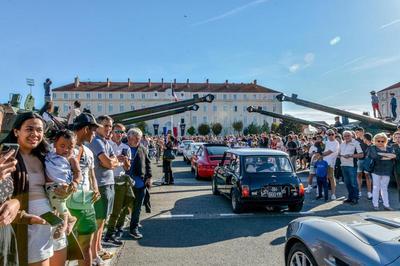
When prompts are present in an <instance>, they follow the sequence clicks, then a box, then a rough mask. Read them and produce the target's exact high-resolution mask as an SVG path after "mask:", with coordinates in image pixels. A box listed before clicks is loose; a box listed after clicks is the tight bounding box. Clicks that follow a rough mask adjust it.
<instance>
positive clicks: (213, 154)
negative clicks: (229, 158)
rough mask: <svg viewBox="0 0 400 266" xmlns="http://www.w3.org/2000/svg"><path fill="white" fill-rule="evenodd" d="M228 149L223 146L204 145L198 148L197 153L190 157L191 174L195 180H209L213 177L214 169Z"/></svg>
mask: <svg viewBox="0 0 400 266" xmlns="http://www.w3.org/2000/svg"><path fill="white" fill-rule="evenodd" d="M227 149H229V147H228V146H226V145H225V144H211V143H206V144H203V145H201V146H200V148H199V149H198V150H197V152H196V153H195V154H194V155H193V156H192V161H191V163H192V173H194V176H195V177H196V179H200V178H207V179H211V177H212V176H213V175H214V168H215V167H216V166H218V164H219V162H220V161H221V159H222V156H223V155H224V152H225V151H226V150H227Z"/></svg>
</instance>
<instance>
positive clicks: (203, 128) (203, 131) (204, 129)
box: [197, 123, 211, 136]
mask: <svg viewBox="0 0 400 266" xmlns="http://www.w3.org/2000/svg"><path fill="white" fill-rule="evenodd" d="M197 132H199V134H200V135H202V136H205V135H208V134H210V132H211V129H210V126H209V125H208V124H206V123H202V124H200V125H199V127H198V128H197Z"/></svg>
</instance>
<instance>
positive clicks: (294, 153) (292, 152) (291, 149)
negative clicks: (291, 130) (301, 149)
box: [287, 135, 298, 171]
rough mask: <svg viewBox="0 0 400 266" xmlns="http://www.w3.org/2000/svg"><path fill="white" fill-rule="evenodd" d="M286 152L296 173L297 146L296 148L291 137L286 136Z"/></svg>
mask: <svg viewBox="0 0 400 266" xmlns="http://www.w3.org/2000/svg"><path fill="white" fill-rule="evenodd" d="M287 150H288V153H289V158H290V161H291V163H292V165H293V168H294V170H295V171H296V170H297V165H296V161H297V150H298V146H297V144H296V142H295V141H294V140H293V137H292V135H289V136H288V143H287Z"/></svg>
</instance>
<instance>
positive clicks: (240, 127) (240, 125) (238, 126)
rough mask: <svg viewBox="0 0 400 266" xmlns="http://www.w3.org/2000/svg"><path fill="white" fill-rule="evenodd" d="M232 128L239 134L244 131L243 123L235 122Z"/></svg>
mask: <svg viewBox="0 0 400 266" xmlns="http://www.w3.org/2000/svg"><path fill="white" fill-rule="evenodd" d="M232 127H233V129H234V130H235V131H236V132H237V133H240V132H242V130H243V122H242V121H235V122H233V123H232Z"/></svg>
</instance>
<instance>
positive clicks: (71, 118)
mask: <svg viewBox="0 0 400 266" xmlns="http://www.w3.org/2000/svg"><path fill="white" fill-rule="evenodd" d="M80 108H81V102H80V101H78V100H76V101H75V102H74V108H73V109H71V111H70V112H69V114H68V116H67V118H68V125H72V124H73V123H74V119H75V118H76V117H77V116H78V115H80V114H81V109H80Z"/></svg>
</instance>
